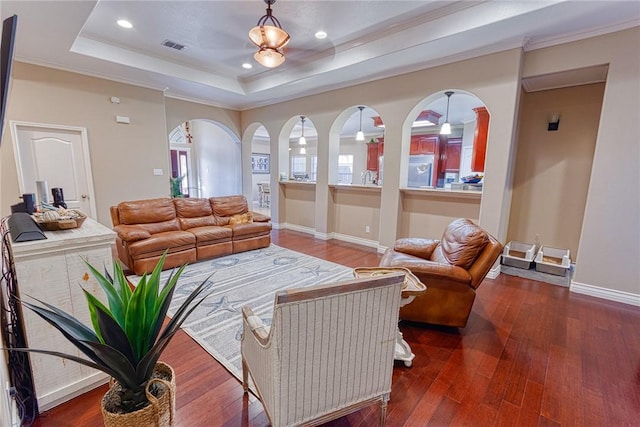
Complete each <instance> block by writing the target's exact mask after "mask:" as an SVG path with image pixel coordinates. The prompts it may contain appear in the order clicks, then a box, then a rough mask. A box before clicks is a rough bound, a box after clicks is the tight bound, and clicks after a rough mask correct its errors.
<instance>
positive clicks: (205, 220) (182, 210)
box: [173, 198, 216, 230]
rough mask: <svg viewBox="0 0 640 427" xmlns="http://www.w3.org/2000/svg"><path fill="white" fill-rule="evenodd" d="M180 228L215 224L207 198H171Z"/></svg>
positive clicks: (187, 228)
mask: <svg viewBox="0 0 640 427" xmlns="http://www.w3.org/2000/svg"><path fill="white" fill-rule="evenodd" d="M173 203H174V204H175V206H176V214H177V215H178V222H179V223H180V228H181V229H182V230H189V229H191V228H196V227H207V226H212V225H216V222H215V219H214V218H213V211H212V210H211V203H209V199H197V198H186V199H180V198H177V199H173Z"/></svg>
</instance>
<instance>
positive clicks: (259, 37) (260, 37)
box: [249, 0, 290, 68]
mask: <svg viewBox="0 0 640 427" xmlns="http://www.w3.org/2000/svg"><path fill="white" fill-rule="evenodd" d="M264 2H265V3H266V4H267V14H266V15H263V16H262V17H261V18H260V19H259V20H258V23H257V24H256V26H255V27H253V28H252V29H251V31H249V39H250V40H251V42H252V43H253V44H255V45H256V46H258V51H257V52H256V53H255V54H254V55H253V57H254V58H255V60H256V61H258V63H259V64H261V65H264V66H265V67H268V68H274V67H277V66H278V65H280V64H282V63H283V62H284V53H283V52H282V48H283V47H284V46H285V45H286V44H287V43H288V42H289V39H290V36H289V34H288V33H287V32H286V31H285V30H283V29H282V26H281V25H280V21H278V20H277V19H276V17H275V16H273V14H272V13H271V5H272V4H274V3H275V2H276V0H264ZM267 24H270V25H267Z"/></svg>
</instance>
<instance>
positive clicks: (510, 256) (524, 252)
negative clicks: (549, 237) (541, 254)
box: [502, 241, 536, 270]
mask: <svg viewBox="0 0 640 427" xmlns="http://www.w3.org/2000/svg"><path fill="white" fill-rule="evenodd" d="M535 257H536V245H534V244H531V243H522V242H516V241H511V242H509V243H507V244H506V245H505V247H504V249H503V250H502V263H503V264H504V265H510V266H511V267H517V268H524V269H525V270H528V269H530V268H531V263H532V262H533V259H534V258H535Z"/></svg>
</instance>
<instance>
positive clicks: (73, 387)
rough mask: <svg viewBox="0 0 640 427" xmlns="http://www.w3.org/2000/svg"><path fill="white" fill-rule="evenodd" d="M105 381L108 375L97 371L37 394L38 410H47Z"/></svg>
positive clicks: (107, 379)
mask: <svg viewBox="0 0 640 427" xmlns="http://www.w3.org/2000/svg"><path fill="white" fill-rule="evenodd" d="M107 381H109V376H108V375H107V374H105V373H103V372H100V371H97V372H96V373H95V374H93V375H90V376H88V377H86V378H83V379H81V380H80V381H76V382H75V383H73V384H68V385H67V386H65V387H62V388H60V389H58V390H55V391H52V392H50V393H46V394H44V395H42V396H38V410H39V411H40V412H44V411H48V410H49V409H51V408H53V407H54V406H58V405H59V404H61V403H64V402H66V401H67V400H71V399H73V398H74V397H78V396H80V395H81V394H84V393H86V392H87V391H89V390H93V389H94V388H96V387H98V386H100V385H102V384H106V383H107Z"/></svg>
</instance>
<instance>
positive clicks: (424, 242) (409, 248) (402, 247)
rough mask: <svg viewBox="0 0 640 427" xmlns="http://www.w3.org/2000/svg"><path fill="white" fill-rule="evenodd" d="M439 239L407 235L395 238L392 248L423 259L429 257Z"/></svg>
mask: <svg viewBox="0 0 640 427" xmlns="http://www.w3.org/2000/svg"><path fill="white" fill-rule="evenodd" d="M439 243H440V240H432V239H420V238H415V237H407V238H404V239H398V240H396V243H395V245H394V246H393V249H394V250H395V251H396V252H402V253H404V254H409V255H413V256H416V257H419V258H423V259H429V258H431V254H432V253H433V251H434V250H435V249H436V247H437V246H438V244H439Z"/></svg>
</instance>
